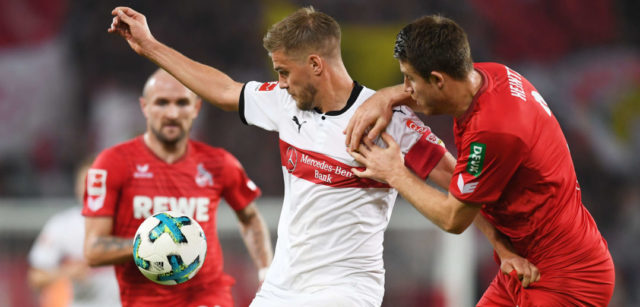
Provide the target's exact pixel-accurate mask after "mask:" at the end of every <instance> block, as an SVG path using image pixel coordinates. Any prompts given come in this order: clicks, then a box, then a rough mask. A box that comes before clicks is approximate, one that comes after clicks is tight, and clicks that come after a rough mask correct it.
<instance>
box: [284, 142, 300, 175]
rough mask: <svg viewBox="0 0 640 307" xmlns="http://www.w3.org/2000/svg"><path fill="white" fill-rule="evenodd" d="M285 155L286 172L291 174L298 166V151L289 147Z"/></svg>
mask: <svg viewBox="0 0 640 307" xmlns="http://www.w3.org/2000/svg"><path fill="white" fill-rule="evenodd" d="M285 155H286V157H287V171H289V173H293V171H294V170H295V169H296V165H297V164H298V151H297V150H296V149H295V148H293V146H289V148H287V152H286V153H285Z"/></svg>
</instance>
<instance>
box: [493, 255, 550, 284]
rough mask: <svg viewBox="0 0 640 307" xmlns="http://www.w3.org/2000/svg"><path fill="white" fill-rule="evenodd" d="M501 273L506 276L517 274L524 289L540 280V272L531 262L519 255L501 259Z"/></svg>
mask: <svg viewBox="0 0 640 307" xmlns="http://www.w3.org/2000/svg"><path fill="white" fill-rule="evenodd" d="M500 271H502V273H504V274H507V275H509V274H513V272H514V271H515V274H517V277H518V279H519V280H520V282H521V283H522V287H524V288H526V287H528V286H529V285H530V284H532V283H534V282H536V281H538V280H540V271H539V270H538V268H537V267H536V266H535V265H534V264H533V263H531V262H529V260H527V259H525V258H522V257H520V256H518V255H514V256H511V257H509V258H506V259H500Z"/></svg>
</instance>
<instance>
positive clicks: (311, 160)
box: [240, 82, 446, 306]
mask: <svg viewBox="0 0 640 307" xmlns="http://www.w3.org/2000/svg"><path fill="white" fill-rule="evenodd" d="M373 93H374V91H372V90H370V89H367V88H364V87H362V86H360V85H358V84H357V83H356V84H355V86H354V89H353V91H352V93H351V97H349V100H348V101H347V104H346V106H345V107H344V108H343V109H342V110H340V111H331V112H327V113H325V114H322V113H320V112H318V111H316V110H311V111H302V110H300V109H298V108H297V106H296V102H295V101H294V99H293V98H292V97H291V96H290V95H289V94H288V93H287V91H286V90H284V89H281V88H279V87H278V86H277V82H268V83H258V82H249V83H247V84H246V85H245V87H244V89H243V94H242V95H241V99H240V115H241V117H242V120H243V122H245V123H248V124H252V125H255V126H258V127H261V128H263V129H266V130H270V131H277V132H278V133H279V138H280V140H279V142H280V155H281V163H282V174H283V177H284V188H285V191H284V202H283V207H282V212H281V214H280V221H279V224H278V240H277V243H276V249H275V255H274V260H273V263H272V265H271V267H270V269H269V272H268V273H267V276H266V279H265V282H264V284H263V285H262V289H261V292H260V293H259V294H258V296H261V295H267V296H268V295H271V296H270V298H269V299H270V300H271V301H272V302H273V300H274V296H280V297H283V298H285V299H284V301H283V303H284V304H287V305H291V304H292V301H287V300H286V297H290V296H291V295H292V294H293V295H294V296H295V295H296V294H300V295H304V294H308V293H313V292H315V291H320V290H324V289H327V288H330V287H334V288H335V289H337V288H340V289H341V290H342V291H345V292H350V294H351V295H356V296H358V297H359V299H360V300H361V301H359V302H358V303H359V304H361V306H379V305H380V304H381V302H382V296H383V293H384V267H383V260H382V241H383V232H384V230H385V229H386V227H387V224H388V222H389V218H390V217H391V210H392V208H393V204H394V202H395V198H396V195H397V191H396V190H395V189H391V188H390V187H389V186H388V185H386V184H383V183H380V182H377V181H373V180H369V179H361V178H358V177H357V176H355V175H354V174H353V173H352V172H351V168H352V167H357V166H358V164H357V163H356V162H355V160H354V159H353V158H352V157H351V156H350V155H349V154H348V153H347V151H346V146H345V145H344V144H345V136H344V135H343V133H342V131H343V130H344V129H345V128H346V126H347V123H348V121H349V119H350V118H351V116H352V115H353V112H354V111H355V110H356V108H357V107H358V106H359V105H361V104H362V102H364V100H366V99H367V98H368V97H370V96H371V95H372V94H373ZM387 132H388V133H390V134H391V135H392V136H393V138H394V139H395V140H396V142H398V144H399V145H400V147H401V150H402V152H403V153H405V154H406V155H405V163H406V164H407V165H408V166H410V167H411V168H412V169H414V170H415V171H416V173H417V174H419V175H420V176H421V177H423V178H425V177H426V176H427V175H428V174H429V172H430V171H431V169H433V167H434V166H435V165H436V164H437V163H438V162H439V161H440V159H441V158H442V156H443V154H444V153H445V151H446V150H445V148H444V146H442V142H441V141H440V140H439V139H438V138H437V137H436V136H435V135H434V134H432V133H431V131H430V130H429V128H427V127H425V126H424V125H423V124H422V122H421V121H420V120H419V119H418V118H417V117H416V116H415V114H414V113H413V112H412V111H411V110H410V109H409V108H407V107H399V108H396V109H394V113H393V120H392V122H391V124H390V125H389V127H388V128H387ZM379 142H380V141H379ZM254 302H255V301H254ZM273 305H278V304H277V303H273Z"/></svg>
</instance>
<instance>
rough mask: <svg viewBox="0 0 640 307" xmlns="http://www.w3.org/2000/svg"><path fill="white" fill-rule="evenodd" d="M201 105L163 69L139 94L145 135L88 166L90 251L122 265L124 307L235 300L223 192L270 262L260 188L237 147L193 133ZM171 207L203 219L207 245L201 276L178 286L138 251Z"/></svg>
mask: <svg viewBox="0 0 640 307" xmlns="http://www.w3.org/2000/svg"><path fill="white" fill-rule="evenodd" d="M201 105H202V101H201V99H199V98H198V97H197V96H196V95H195V94H194V93H193V92H191V91H190V90H189V89H187V88H186V87H184V86H183V85H182V84H181V83H180V82H178V81H177V80H176V79H174V78H173V77H172V76H171V75H169V74H168V73H167V72H165V71H164V70H158V71H156V72H155V73H154V74H153V75H152V76H151V77H150V78H149V79H148V81H147V83H146V84H145V87H144V91H143V95H142V97H141V98H140V106H141V108H142V112H143V113H144V116H145V117H146V119H147V131H146V133H144V134H143V135H141V136H139V137H136V138H134V139H132V140H129V141H127V142H124V143H122V144H119V145H116V146H114V147H111V148H108V149H106V150H104V151H103V152H102V153H100V155H98V157H97V158H96V161H95V162H94V164H93V165H92V167H91V169H90V170H89V172H88V175H87V183H86V184H87V188H86V191H85V197H84V208H83V215H84V216H85V217H86V223H85V225H86V226H85V230H86V237H85V246H84V253H85V257H86V258H87V261H88V262H89V264H90V265H92V266H98V265H105V264H115V269H116V276H117V278H118V283H119V286H120V298H121V300H122V305H123V306H136V307H139V306H159V305H163V306H210V307H213V306H221V307H227V306H233V299H232V296H231V286H232V285H233V283H234V280H233V278H232V277H231V276H229V275H227V274H225V273H224V271H223V259H222V250H221V247H220V242H219V241H218V235H217V230H216V223H215V221H216V212H217V208H218V204H219V202H220V199H221V198H224V199H225V200H226V201H227V203H228V204H229V205H230V206H231V208H233V210H235V212H236V215H237V217H238V221H239V224H240V228H241V233H242V237H243V239H244V242H245V244H246V246H247V248H248V250H249V253H250V254H251V257H252V258H253V260H254V262H255V264H256V266H257V267H258V268H259V269H260V270H262V271H263V272H264V271H265V270H266V268H267V267H268V266H269V264H270V263H271V258H272V254H273V252H272V248H271V242H270V238H269V232H268V229H267V227H266V225H265V223H264V221H263V219H262V217H261V215H260V213H259V212H258V209H257V207H256V205H255V203H254V200H255V199H256V198H257V197H258V196H259V195H260V189H258V187H257V186H256V185H255V184H254V183H253V182H252V181H251V180H250V179H249V178H248V177H247V175H246V173H245V172H244V169H243V168H242V166H241V165H240V163H239V162H238V160H236V159H235V158H234V157H233V156H232V155H231V154H230V153H228V152H227V151H225V150H224V149H221V148H214V147H211V146H208V145H205V144H203V143H200V142H196V141H193V140H191V139H190V138H189V131H190V129H191V126H192V123H193V121H194V119H195V118H196V116H197V115H198V112H199V110H200V107H201ZM167 210H173V211H178V212H181V213H183V214H186V215H189V216H190V217H192V218H194V219H195V220H196V221H198V223H199V224H200V225H201V226H202V228H203V230H204V232H205V235H206V237H207V246H208V247H207V254H206V261H205V262H204V264H203V266H202V268H201V269H200V271H199V272H198V274H197V275H196V276H195V277H193V279H191V280H189V281H187V282H184V283H181V284H178V285H175V286H164V285H159V284H156V283H153V282H152V281H149V280H148V279H146V278H145V277H144V276H143V275H142V274H141V273H140V272H139V271H138V269H137V267H136V265H135V264H134V261H133V254H132V251H133V247H132V237H133V236H134V234H135V232H136V230H137V228H138V226H139V225H140V224H141V223H142V221H143V220H144V219H145V218H147V217H149V216H151V215H153V214H155V213H159V212H163V211H167ZM261 278H262V277H261Z"/></svg>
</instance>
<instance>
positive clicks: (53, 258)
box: [29, 161, 120, 307]
mask: <svg viewBox="0 0 640 307" xmlns="http://www.w3.org/2000/svg"><path fill="white" fill-rule="evenodd" d="M90 165H91V164H90V161H86V163H84V164H83V165H81V167H80V168H79V169H78V172H77V174H76V179H75V180H76V182H75V189H76V191H75V193H76V198H77V200H78V203H81V201H82V194H83V193H84V180H85V177H86V174H87V170H88V169H89V166H90ZM81 211H82V207H81V206H80V205H77V206H74V207H71V208H69V209H66V210H64V211H61V212H59V213H56V214H55V215H53V216H52V217H51V218H50V219H49V220H48V221H47V223H46V224H45V225H44V227H43V228H42V231H40V234H39V235H38V238H37V239H36V241H35V242H34V244H33V247H32V248H31V251H30V252H29V284H30V285H31V286H32V287H34V288H36V289H38V290H40V291H42V290H44V289H46V288H47V287H48V286H49V285H51V284H53V283H54V282H55V281H57V280H58V279H61V278H63V279H68V280H70V281H71V284H72V286H73V287H72V297H71V304H70V306H71V307H99V306H104V307H115V306H120V295H119V291H118V283H117V281H116V275H115V273H114V271H113V266H105V267H101V268H90V267H89V265H88V264H87V262H86V261H85V260H84V255H83V243H84V217H83V216H82V214H81Z"/></svg>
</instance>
